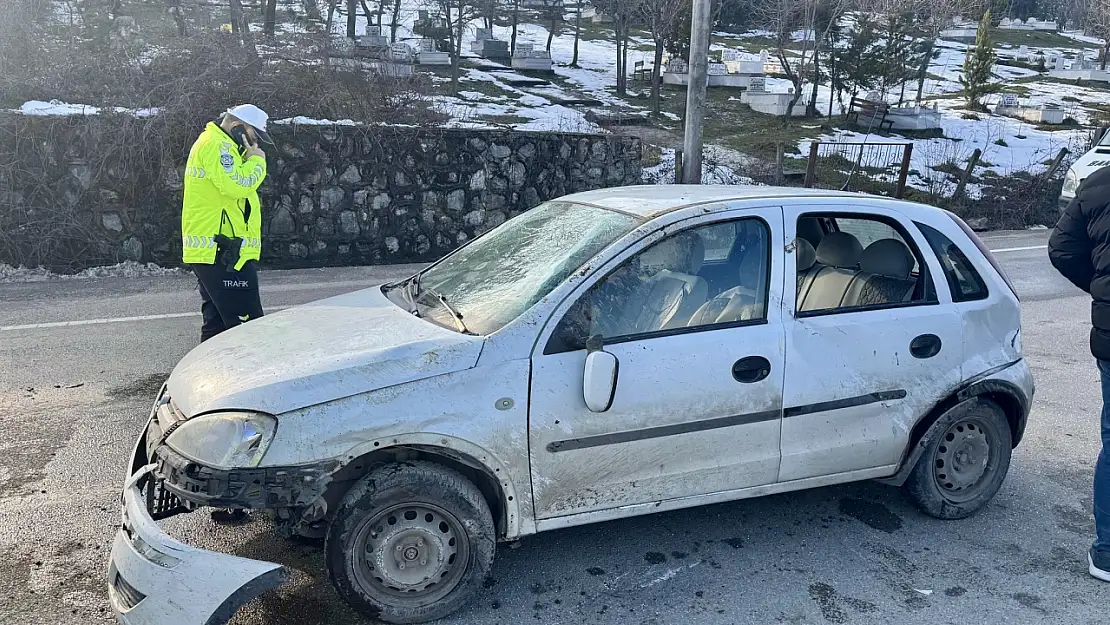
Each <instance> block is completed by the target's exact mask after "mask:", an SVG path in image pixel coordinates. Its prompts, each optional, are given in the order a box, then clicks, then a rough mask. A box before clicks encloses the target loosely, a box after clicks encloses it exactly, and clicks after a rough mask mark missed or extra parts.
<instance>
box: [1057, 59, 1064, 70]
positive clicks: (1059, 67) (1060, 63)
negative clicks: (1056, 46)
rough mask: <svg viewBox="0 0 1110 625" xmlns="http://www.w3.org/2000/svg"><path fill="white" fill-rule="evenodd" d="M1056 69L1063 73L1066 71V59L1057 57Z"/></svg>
mask: <svg viewBox="0 0 1110 625" xmlns="http://www.w3.org/2000/svg"><path fill="white" fill-rule="evenodd" d="M1056 69H1057V70H1059V71H1061V72H1062V71H1064V69H1065V67H1064V57H1062V56H1058V57H1056Z"/></svg>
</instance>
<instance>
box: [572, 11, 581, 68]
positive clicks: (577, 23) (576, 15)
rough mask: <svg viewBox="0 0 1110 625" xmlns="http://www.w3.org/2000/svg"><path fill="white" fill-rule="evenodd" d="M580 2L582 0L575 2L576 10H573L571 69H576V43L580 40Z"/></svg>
mask: <svg viewBox="0 0 1110 625" xmlns="http://www.w3.org/2000/svg"><path fill="white" fill-rule="evenodd" d="M582 2H584V0H577V3H576V7H577V8H576V9H575V10H574V55H573V56H571V59H570V66H571V67H578V41H579V40H580V39H581V38H582Z"/></svg>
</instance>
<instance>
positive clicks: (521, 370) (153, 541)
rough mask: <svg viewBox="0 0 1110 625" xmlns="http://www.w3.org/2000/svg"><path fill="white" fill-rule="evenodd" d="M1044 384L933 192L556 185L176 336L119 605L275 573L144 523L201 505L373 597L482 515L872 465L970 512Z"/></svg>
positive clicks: (446, 602)
mask: <svg viewBox="0 0 1110 625" xmlns="http://www.w3.org/2000/svg"><path fill="white" fill-rule="evenodd" d="M1032 397H1033V380H1032V377H1031V374H1030V369H1029V366H1028V365H1027V364H1026V361H1025V360H1024V359H1023V357H1022V347H1021V329H1020V309H1019V304H1018V298H1017V294H1016V292H1015V291H1014V289H1013V287H1012V286H1011V285H1010V284H1009V282H1008V281H1007V279H1006V278H1005V276H1004V275H1003V272H1002V271H1001V269H1000V268H999V266H998V264H997V263H996V262H995V260H994V259H993V257H992V256H991V255H990V252H989V251H987V250H986V248H985V247H984V246H983V245H982V243H981V242H980V241H979V239H978V238H977V237H976V236H975V235H974V234H973V233H972V232H971V231H970V230H969V229H968V228H967V226H966V225H964V224H963V222H962V221H960V220H959V219H958V218H956V217H955V216H953V215H951V214H949V213H946V212H944V211H941V210H937V209H935V208H930V207H926V206H920V205H916V204H911V203H906V202H899V201H892V200H886V199H882V198H874V197H867V196H861V195H852V194H843V193H824V192H819V191H812V190H801V189H774V188H762V187H761V188H744V187H683V186H652V187H627V188H618V189H610V190H603V191H594V192H588V193H582V194H578V195H572V196H568V197H565V198H562V199H560V200H557V201H553V202H548V203H546V204H543V205H541V206H539V207H537V208H535V209H532V210H530V211H528V212H526V213H524V214H522V215H520V216H518V217H516V218H514V219H511V220H509V221H508V222H506V223H504V224H502V225H501V226H499V227H497V228H495V229H493V230H491V231H490V232H488V233H487V234H485V235H484V236H482V237H479V238H477V239H475V240H473V241H472V242H470V243H469V244H468V245H465V246H463V247H462V248H460V249H459V250H457V251H455V252H453V253H452V254H450V255H449V256H447V257H446V258H444V259H443V260H441V261H439V262H437V263H435V264H434V265H431V266H430V267H428V268H427V269H425V270H423V271H422V272H420V273H419V274H418V275H416V276H413V277H412V278H410V279H407V280H404V281H402V282H399V283H396V284H388V285H385V286H381V287H375V288H370V289H366V290H363V291H358V292H354V293H349V294H347V295H343V296H340V297H335V298H331V299H327V300H323V301H320V302H316V303H313V304H309V305H306V306H301V307H297V308H293V309H289V310H285V311H282V312H279V313H277V314H273V315H270V316H267V317H265V318H263V319H260V320H258V321H253V322H251V323H248V324H245V325H243V326H241V327H238V328H235V329H234V330H232V331H229V332H226V333H224V334H222V335H220V336H218V337H216V338H214V339H212V340H210V341H208V342H206V343H204V344H203V345H201V346H199V347H197V348H196V349H194V350H193V351H192V352H191V353H189V354H188V355H187V356H186V357H185V358H184V359H183V360H182V361H181V362H180V363H179V364H178V366H177V367H176V369H175V370H174V371H173V374H172V376H171V377H170V379H169V381H168V382H167V384H166V386H165V387H164V388H163V390H162V391H161V393H160V395H159V397H158V398H157V401H156V403H155V405H154V408H153V410H152V413H151V416H150V420H149V423H148V424H147V426H146V428H145V430H144V432H143V433H142V435H141V436H140V438H139V441H138V443H137V445H136V448H135V452H134V458H133V460H132V463H131V466H130V468H129V473H130V478H129V479H128V481H127V484H126V488H125V490H124V506H123V522H122V527H121V529H120V530H119V532H118V534H117V536H116V538H115V544H114V546H113V549H112V554H111V565H110V569H109V580H108V588H109V594H110V598H111V603H112V606H113V607H114V609H115V611H116V614H117V616H118V618H119V620H120V621H122V622H123V623H127V624H132V625H202V624H212V623H221V622H224V621H225V620H226V619H228V618H229V617H230V616H231V615H232V614H233V613H234V612H235V610H236V609H238V607H239V606H241V605H242V604H243V603H244V602H246V601H247V600H249V599H251V598H252V597H254V596H256V595H257V594H258V593H260V592H262V591H264V590H266V589H268V588H271V587H273V586H275V585H277V584H279V583H280V582H281V580H282V579H283V575H284V569H283V567H282V566H280V565H279V564H273V563H267V562H260V561H255V560H251V559H245V558H242V557H239V556H234V555H225V554H219V553H214V552H211V551H204V550H199V549H196V548H193V547H190V546H187V545H185V544H183V543H181V542H178V541H176V540H174V539H172V538H170V537H169V536H167V535H166V533H164V532H163V531H162V530H161V529H160V528H159V526H158V523H157V521H158V520H159V519H160V518H163V517H166V516H168V515H172V514H176V513H179V512H182V511H188V510H193V509H196V508H198V507H202V506H216V507H237V508H250V509H255V510H267V511H269V512H270V513H271V514H272V515H273V518H274V519H275V523H276V526H277V528H278V529H279V531H281V532H283V533H285V534H287V535H294V534H299V535H306V536H314V537H323V538H324V539H325V543H324V544H325V549H324V557H325V558H326V565H327V570H328V572H329V576H330V578H331V580H332V582H333V583H334V586H335V588H336V589H337V590H338V592H339V594H340V595H341V596H342V597H343V598H344V599H345V600H347V601H348V602H350V603H351V605H353V606H354V607H355V608H357V609H358V610H359V611H361V612H362V613H363V614H365V615H367V616H368V617H373V618H377V619H380V620H382V621H386V622H391V623H417V622H424V621H430V620H434V619H437V618H440V617H443V616H445V615H447V614H449V613H451V612H452V611H454V610H457V609H459V608H460V607H462V606H463V605H464V604H465V603H466V602H467V601H468V600H469V599H470V598H471V597H472V596H473V595H474V594H475V592H476V591H477V590H478V589H479V587H480V585H481V583H482V581H483V579H484V578H485V577H486V576H487V574H488V573H489V571H490V567H491V565H492V563H493V557H494V551H495V545H496V543H497V542H498V541H506V540H514V539H517V538H520V537H522V536H527V535H529V534H534V533H536V532H540V531H544V530H551V529H558V528H565V527H570V526H574V525H581V524H585V523H592V522H596V521H604V520H610V519H617V518H621V517H628V516H632V515H638V514H646V513H649V512H659V511H664V510H674V509H678V508H685V507H690V506H698V505H703V504H709V503H714V502H721V501H727V500H735V499H741V498H745V497H754V496H760V495H766V494H771V493H780V492H784V491H792V490H798V489H805V488H812V487H816V486H824V485H828V484H835V483H840V482H849V481H854V480H867V479H880V480H884V481H887V482H889V483H891V484H895V485H904V486H905V490H906V492H907V493H908V494H909V496H910V497H912V498H913V500H914V501H915V502H916V503H917V504H918V505H919V506H920V507H921V509H922V510H924V512H926V513H927V514H930V515H933V516H935V517H939V518H945V519H952V518H961V517H965V516H968V515H970V514H972V513H974V512H976V511H977V510H979V509H980V508H982V507H983V506H984V505H986V504H987V502H988V501H989V500H990V499H991V498H992V497H993V496H994V494H995V493H996V492H997V491H998V489H999V487H1000V485H1001V484H1002V481H1003V479H1004V477H1005V475H1006V472H1007V469H1008V467H1009V463H1010V456H1011V450H1012V449H1013V448H1014V447H1015V446H1016V445H1017V444H1018V443H1019V441H1020V440H1021V438H1022V433H1023V431H1024V429H1025V423H1026V417H1027V415H1028V413H1029V408H1030V403H1031V401H1032Z"/></svg>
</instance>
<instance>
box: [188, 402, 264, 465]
mask: <svg viewBox="0 0 1110 625" xmlns="http://www.w3.org/2000/svg"><path fill="white" fill-rule="evenodd" d="M276 430H277V419H275V418H273V417H271V416H269V415H264V414H260V413H257V412H217V413H213V414H207V415H202V416H199V417H194V418H192V419H189V420H188V421H186V422H185V423H182V424H181V425H180V426H179V427H178V428H177V429H176V430H174V431H173V433H171V434H170V435H169V437H168V438H166V444H167V445H169V446H170V447H171V448H173V450H174V451H176V452H177V453H179V454H181V455H182V456H185V457H186V458H188V459H190V460H192V461H194V462H197V463H198V464H203V465H205V466H209V467H212V468H214V469H249V468H254V467H257V466H258V463H260V462H261V461H262V456H263V455H264V454H265V453H266V449H267V448H268V447H269V446H270V441H272V440H274V432H275V431H276Z"/></svg>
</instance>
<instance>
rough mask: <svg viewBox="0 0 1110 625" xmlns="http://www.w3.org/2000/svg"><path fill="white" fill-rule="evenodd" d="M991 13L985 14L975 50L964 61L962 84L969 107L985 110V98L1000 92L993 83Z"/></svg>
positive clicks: (977, 34)
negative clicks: (983, 99)
mask: <svg viewBox="0 0 1110 625" xmlns="http://www.w3.org/2000/svg"><path fill="white" fill-rule="evenodd" d="M990 29H991V13H990V11H987V12H986V13H984V14H983V19H982V20H980V22H979V31H978V32H977V33H976V35H975V49H974V50H969V51H968V53H967V57H966V58H965V59H964V73H963V76H960V84H961V85H962V86H963V88H964V95H966V96H967V107H968V108H969V109H972V110H980V111H981V110H983V109H984V107H983V104H982V102H980V100H981V99H982V98H983V96H985V95H987V94H989V93H994V92H996V91H998V85H997V84H995V83H993V82H991V67H992V66H993V65H994V61H995V53H994V42H993V41H992V40H991V32H990Z"/></svg>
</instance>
